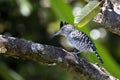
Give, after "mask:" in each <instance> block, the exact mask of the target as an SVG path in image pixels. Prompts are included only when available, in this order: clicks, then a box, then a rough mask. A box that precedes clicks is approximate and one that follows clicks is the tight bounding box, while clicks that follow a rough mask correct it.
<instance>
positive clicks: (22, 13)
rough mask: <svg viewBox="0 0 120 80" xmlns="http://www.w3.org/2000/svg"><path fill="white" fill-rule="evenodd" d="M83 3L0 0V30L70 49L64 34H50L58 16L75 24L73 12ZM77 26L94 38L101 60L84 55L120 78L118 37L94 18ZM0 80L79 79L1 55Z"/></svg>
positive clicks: (52, 69) (63, 0)
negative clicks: (56, 35)
mask: <svg viewBox="0 0 120 80" xmlns="http://www.w3.org/2000/svg"><path fill="white" fill-rule="evenodd" d="M86 4H87V2H85V1H84V0H0V33H1V34H4V35H9V36H14V37H18V38H22V39H26V40H32V41H35V42H38V43H42V44H48V45H54V46H59V47H63V48H65V49H67V50H70V49H71V47H69V46H68V44H65V43H66V39H65V38H64V37H61V36H58V37H55V38H53V39H51V36H52V35H53V34H54V33H55V32H56V31H57V30H59V22H60V21H61V20H62V21H66V22H69V23H71V24H74V17H73V15H74V16H75V15H76V14H77V13H76V12H78V11H80V10H81V8H82V7H83V6H84V5H86ZM86 18H87V17H86ZM87 19H88V20H89V17H88V18H87ZM87 19H86V20H87ZM88 22H89V21H88ZM76 28H77V29H79V30H82V31H84V32H86V33H87V34H88V35H89V36H90V37H91V38H92V39H93V40H94V42H95V44H96V46H97V49H98V52H99V53H100V55H101V57H102V58H103V61H104V64H103V65H102V64H100V63H99V61H98V60H97V58H96V56H95V55H94V54H88V55H87V59H88V60H89V61H91V62H93V63H99V64H100V65H101V66H103V67H104V68H105V69H107V70H108V71H109V72H110V73H111V74H112V75H114V76H115V77H117V78H119V79H120V50H119V49H120V37H119V36H117V35H115V34H112V33H110V32H108V31H107V30H106V29H104V27H103V26H101V25H99V24H97V23H95V22H93V21H90V22H89V23H88V24H87V25H84V26H83V27H79V26H76ZM0 80H78V79H77V78H75V77H74V76H72V75H70V74H68V73H66V72H64V71H63V70H61V69H59V68H56V67H53V66H48V65H46V64H41V63H39V62H38V63H37V62H33V61H28V60H17V59H13V58H10V57H3V56H0Z"/></svg>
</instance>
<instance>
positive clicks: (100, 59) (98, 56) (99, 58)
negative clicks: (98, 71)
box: [94, 51, 103, 64]
mask: <svg viewBox="0 0 120 80" xmlns="http://www.w3.org/2000/svg"><path fill="white" fill-rule="evenodd" d="M94 53H95V55H96V56H97V58H98V60H99V61H100V62H101V63H102V64H103V60H102V58H101V57H100V55H99V54H98V52H97V51H95V52H94Z"/></svg>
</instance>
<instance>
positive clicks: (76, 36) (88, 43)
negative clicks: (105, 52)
mask: <svg viewBox="0 0 120 80" xmlns="http://www.w3.org/2000/svg"><path fill="white" fill-rule="evenodd" d="M59 34H62V35H63V36H65V37H66V38H67V40H68V41H69V42H70V44H71V45H72V46H73V47H74V48H75V49H77V50H79V53H80V52H86V53H88V52H93V53H95V55H96V56H97V58H98V59H99V60H100V62H101V63H103V61H102V59H101V57H100V55H99V54H98V52H97V51H96V47H95V44H94V43H93V42H92V40H91V39H90V38H89V37H88V36H87V35H86V34H85V33H84V32H82V31H79V30H76V29H75V28H74V27H73V26H72V25H71V24H68V23H66V22H65V23H63V22H61V23H60V30H59V31H58V32H57V33H56V34H55V35H59ZM76 54H77V53H76Z"/></svg>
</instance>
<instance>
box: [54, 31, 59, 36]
mask: <svg viewBox="0 0 120 80" xmlns="http://www.w3.org/2000/svg"><path fill="white" fill-rule="evenodd" d="M60 33H61V31H58V32H56V33H55V34H54V35H53V37H55V36H57V35H59V34H60Z"/></svg>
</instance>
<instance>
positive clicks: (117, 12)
mask: <svg viewBox="0 0 120 80" xmlns="http://www.w3.org/2000/svg"><path fill="white" fill-rule="evenodd" d="M93 21H95V22H97V23H100V24H101V25H103V26H104V27H105V28H106V29H108V30H109V31H110V32H112V33H115V34H117V35H119V36H120V1H119V0H118V1H117V0H105V3H104V4H103V6H102V8H101V12H100V13H98V15H97V16H96V17H95V18H94V20H93Z"/></svg>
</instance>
